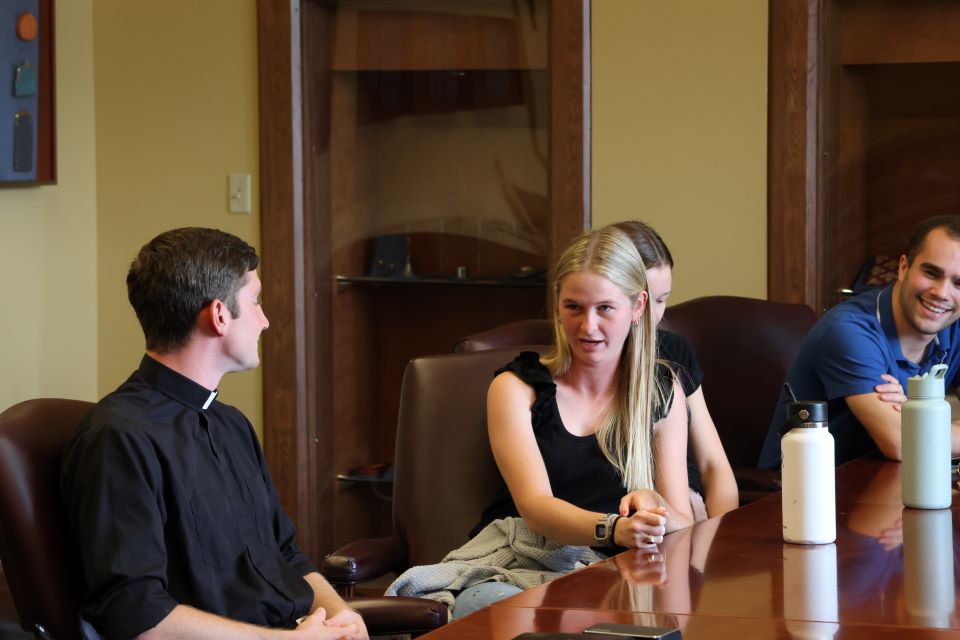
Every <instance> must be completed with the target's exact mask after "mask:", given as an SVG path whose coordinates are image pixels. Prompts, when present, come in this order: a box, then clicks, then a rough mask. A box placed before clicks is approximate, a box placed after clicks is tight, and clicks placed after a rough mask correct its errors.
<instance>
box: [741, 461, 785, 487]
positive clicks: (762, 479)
mask: <svg viewBox="0 0 960 640" xmlns="http://www.w3.org/2000/svg"><path fill="white" fill-rule="evenodd" d="M733 475H734V477H735V478H736V479H737V488H739V489H740V491H741V492H743V491H766V492H767V493H774V492H775V491H780V489H781V488H782V485H781V483H780V472H779V471H774V470H771V469H753V468H746V467H737V468H736V469H734V470H733Z"/></svg>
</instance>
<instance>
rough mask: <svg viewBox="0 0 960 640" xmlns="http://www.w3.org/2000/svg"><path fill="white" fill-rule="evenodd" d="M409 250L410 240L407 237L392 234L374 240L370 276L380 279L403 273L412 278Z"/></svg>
mask: <svg viewBox="0 0 960 640" xmlns="http://www.w3.org/2000/svg"><path fill="white" fill-rule="evenodd" d="M408 248H409V239H408V236H405V235H399V234H392V235H384V236H377V237H376V238H374V239H373V261H372V262H371V264H370V275H371V276H373V277H380V278H382V277H389V276H398V275H400V274H401V273H402V274H403V275H404V276H407V277H410V276H412V275H413V269H412V268H410V256H409V253H408ZM408 271H409V273H408Z"/></svg>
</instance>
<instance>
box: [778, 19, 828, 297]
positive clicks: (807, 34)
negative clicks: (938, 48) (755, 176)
mask: <svg viewBox="0 0 960 640" xmlns="http://www.w3.org/2000/svg"><path fill="white" fill-rule="evenodd" d="M823 2H824V0H770V1H769V5H768V6H769V13H768V15H769V45H768V56H769V57H768V67H767V73H768V85H767V86H768V91H769V93H768V103H767V297H768V298H769V299H770V300H776V301H778V302H802V303H805V304H807V305H809V306H810V307H812V308H813V309H814V310H818V311H819V310H820V309H822V308H823V307H824V306H825V303H826V301H825V300H822V299H821V296H822V294H821V292H820V290H821V287H820V286H819V279H820V265H821V259H822V256H821V255H820V250H821V247H822V245H823V243H822V242H821V234H822V229H823V225H822V223H821V219H822V218H821V217H822V213H823V202H822V195H821V193H822V189H821V184H822V164H823V163H822V162H821V159H822V155H821V140H822V139H823V130H824V127H823V122H822V119H821V117H820V114H821V113H822V110H821V108H820V99H821V94H822V91H821V87H822V86H823V82H824V74H825V73H826V70H825V69H824V68H823V65H822V64H821V62H822V59H823V58H824V56H823V55H822V51H821V38H820V34H821V33H822V32H823V28H824V25H823V16H824V11H823Z"/></svg>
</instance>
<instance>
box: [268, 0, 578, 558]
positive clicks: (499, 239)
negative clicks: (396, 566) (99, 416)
mask: <svg viewBox="0 0 960 640" xmlns="http://www.w3.org/2000/svg"><path fill="white" fill-rule="evenodd" d="M284 13H285V14H286V16H287V17H288V18H292V24H296V23H297V22H298V21H299V26H300V29H299V30H296V31H295V30H294V29H291V28H290V25H289V24H287V25H286V26H284V22H283V20H284V19H283V14H284ZM584 15H585V14H584V6H583V2H582V1H581V0H576V1H572V0H559V1H558V0H554V1H552V2H551V1H548V0H529V1H526V2H514V1H511V0H443V1H439V0H390V1H382V0H340V1H301V2H294V3H288V2H280V1H279V0H261V1H260V17H261V24H260V30H261V33H260V41H261V51H260V62H261V122H262V129H263V131H262V136H261V140H262V146H263V152H262V164H263V166H262V169H261V173H262V180H263V184H262V194H263V200H262V204H261V215H262V217H263V221H262V228H263V273H264V281H265V288H264V294H265V305H266V307H267V310H268V312H269V313H270V317H271V323H272V327H271V330H270V331H269V332H267V333H266V334H265V335H264V433H265V448H266V452H267V457H268V460H269V462H270V466H271V469H272V470H273V473H274V474H275V475H276V476H279V477H278V478H277V479H276V480H277V485H278V491H279V493H280V496H281V500H282V502H283V504H284V506H285V508H286V509H287V510H288V512H290V513H291V514H292V517H293V518H294V520H295V522H296V524H297V525H298V528H299V529H300V532H301V542H302V543H303V544H304V547H305V548H306V549H307V551H308V553H310V554H311V556H312V557H314V558H315V559H317V558H319V557H321V556H322V555H323V554H324V553H327V552H329V551H331V550H332V549H333V548H335V547H336V546H338V545H340V544H343V543H345V542H347V541H349V540H351V539H355V538H358V537H364V536H370V535H382V534H385V533H387V532H389V530H390V528H391V526H392V525H391V517H390V503H389V500H387V499H383V498H385V497H386V496H387V495H388V494H389V488H388V487H382V486H381V487H378V488H377V489H376V491H371V486H370V485H367V484H362V483H344V482H338V481H337V479H336V478H337V475H338V474H344V473H346V472H348V471H349V470H350V469H353V468H356V467H360V466H362V465H369V464H372V463H389V462H391V461H392V458H393V445H394V436H395V425H396V417H397V406H398V400H399V391H400V382H401V377H402V374H403V370H404V368H405V366H406V363H407V361H408V360H409V359H410V358H412V357H415V356H418V355H424V354H429V353H445V352H449V351H450V350H451V349H452V346H453V343H454V342H455V341H456V340H457V339H458V338H459V337H462V336H463V335H465V334H467V333H471V332H474V331H479V330H482V329H485V328H489V327H491V326H494V325H496V324H500V323H503V322H508V321H511V320H517V319H522V318H530V317H537V316H544V315H545V314H546V312H547V293H546V277H545V272H546V269H547V267H548V265H549V264H550V263H551V262H552V260H553V257H554V254H555V253H556V251H557V250H558V249H562V247H563V246H564V245H565V244H566V242H567V241H568V240H569V239H570V238H571V237H572V236H573V235H574V234H575V233H577V232H578V231H580V230H582V229H583V228H585V227H586V226H588V225H589V222H588V211H587V210H586V206H585V202H586V201H588V198H585V197H584V188H583V185H584V184H585V183H588V182H587V180H586V178H587V176H588V175H589V174H588V171H587V170H586V168H585V167H586V165H585V161H584V157H585V156H584V152H583V149H584V143H583V139H584V128H583V113H584V96H585V95H586V94H585V90H584V86H585V85H584V83H583V77H584V73H585V71H584V59H585V58H584V55H583V32H584V28H585V25H584ZM284 38H285V40H286V43H287V44H284V45H283V46H279V45H278V44H277V41H278V39H280V40H283V39H284ZM298 40H299V41H298ZM287 46H289V49H287V48H286V47H287ZM287 53H289V57H287V55H286V54H287ZM277 73H280V74H283V73H289V74H290V76H289V77H290V83H291V84H290V88H289V91H290V97H289V98H287V97H286V94H285V93H284V92H285V90H286V89H285V88H283V87H281V86H277V83H275V82H274V81H275V80H276V81H278V82H279V81H280V80H282V78H278V77H277V76H276V75H275V74H277ZM279 84H282V82H279ZM298 98H299V99H298ZM287 144H290V148H287V147H286V145H287ZM278 314H279V316H278ZM278 317H279V320H278ZM278 329H279V330H278ZM491 374H492V372H491ZM374 486H376V485H374Z"/></svg>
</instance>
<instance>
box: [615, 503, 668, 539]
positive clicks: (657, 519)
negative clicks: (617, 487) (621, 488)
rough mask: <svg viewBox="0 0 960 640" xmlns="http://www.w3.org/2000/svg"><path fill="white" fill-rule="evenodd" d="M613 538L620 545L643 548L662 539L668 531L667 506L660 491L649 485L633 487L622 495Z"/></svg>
mask: <svg viewBox="0 0 960 640" xmlns="http://www.w3.org/2000/svg"><path fill="white" fill-rule="evenodd" d="M620 515H621V516H622V517H621V518H620V520H619V521H618V522H617V526H616V529H615V530H614V542H615V543H616V544H617V545H618V546H621V547H627V548H631V549H632V548H643V547H650V546H653V545H656V544H659V543H661V542H663V536H664V535H665V534H666V533H667V517H668V515H669V514H668V513H667V508H666V505H665V503H664V501H663V498H662V497H660V494H659V493H657V492H656V491H652V490H650V489H640V490H638V491H631V492H630V493H628V494H627V495H625V496H623V498H621V499H620Z"/></svg>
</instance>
